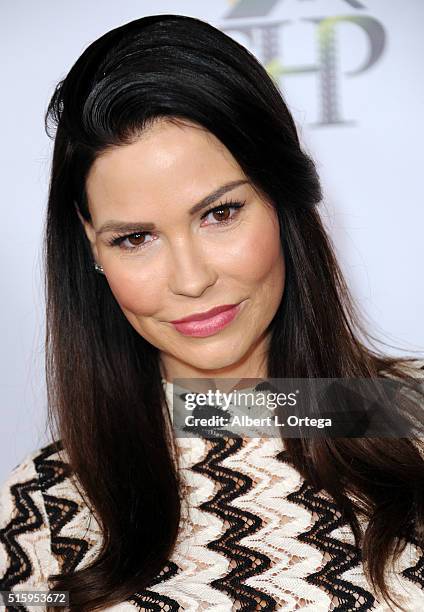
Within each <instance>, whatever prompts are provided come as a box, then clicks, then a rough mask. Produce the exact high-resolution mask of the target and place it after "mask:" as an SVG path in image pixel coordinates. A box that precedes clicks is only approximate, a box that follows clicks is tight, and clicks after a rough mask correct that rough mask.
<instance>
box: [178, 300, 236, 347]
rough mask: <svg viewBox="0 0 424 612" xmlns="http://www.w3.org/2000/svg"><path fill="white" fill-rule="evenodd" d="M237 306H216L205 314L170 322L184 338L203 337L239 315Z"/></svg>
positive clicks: (214, 332)
mask: <svg viewBox="0 0 424 612" xmlns="http://www.w3.org/2000/svg"><path fill="white" fill-rule="evenodd" d="M241 304H242V303H241V302H240V303H239V304H226V305H224V306H217V307H216V308H212V309H211V310H208V311H206V312H200V313H195V314H192V315H190V316H188V317H184V318H183V319H178V320H176V321H170V322H171V323H172V324H173V326H174V327H175V329H176V330H177V331H179V332H180V333H181V334H184V335H185V336H197V337H200V338H202V337H205V336H211V335H212V334H216V333H217V332H219V331H221V329H224V327H226V326H227V325H229V323H231V321H233V319H234V318H235V317H236V316H237V314H238V313H239V310H240V308H241Z"/></svg>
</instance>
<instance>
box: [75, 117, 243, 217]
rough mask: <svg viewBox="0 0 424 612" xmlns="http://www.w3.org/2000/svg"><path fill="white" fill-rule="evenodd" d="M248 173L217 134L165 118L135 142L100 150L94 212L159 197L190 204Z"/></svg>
mask: <svg viewBox="0 0 424 612" xmlns="http://www.w3.org/2000/svg"><path fill="white" fill-rule="evenodd" d="M242 176H243V173H242V171H241V168H240V167H239V165H238V163H237V162H236V160H235V159H234V157H233V156H232V155H231V153H230V152H229V151H228V149H227V148H226V147H225V146H224V145H223V144H222V143H221V142H220V141H219V140H218V139H217V138H216V137H215V136H214V135H213V134H211V133H210V132H208V131H207V130H205V129H204V128H201V127H199V126H197V125H196V124H192V123H190V124H177V125H176V124H174V123H171V122H169V121H160V122H157V123H155V124H153V126H151V127H150V128H149V129H148V130H147V131H146V132H145V133H143V134H141V136H139V137H138V138H137V139H136V140H135V141H134V142H133V143H132V144H129V145H123V146H119V147H114V148H112V149H109V150H107V151H106V152H104V153H103V154H102V155H100V156H99V157H98V158H97V159H96V161H95V162H94V163H93V165H92V167H91V169H90V172H89V175H88V177H87V181H86V187H87V196H88V201H89V205H90V209H91V210H92V213H94V214H99V213H100V212H104V213H105V214H107V209H108V208H110V207H111V206H113V207H114V208H116V207H119V208H120V211H123V212H125V209H126V208H132V207H134V206H138V207H139V206H140V205H141V204H142V205H143V209H144V208H145V209H148V207H150V206H154V205H155V204H156V205H157V203H158V202H160V203H163V204H165V203H168V202H169V203H170V202H171V201H172V202H173V204H174V205H178V203H181V204H183V203H184V205H185V206H189V205H190V203H193V202H195V201H197V200H198V199H199V198H202V197H203V196H204V195H206V194H207V193H209V192H210V191H212V190H214V189H216V188H217V186H219V185H221V184H222V183H224V182H229V181H231V180H236V179H239V178H241V177H242ZM100 208H101V210H100Z"/></svg>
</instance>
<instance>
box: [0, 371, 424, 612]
mask: <svg viewBox="0 0 424 612" xmlns="http://www.w3.org/2000/svg"><path fill="white" fill-rule="evenodd" d="M422 375H423V376H424V369H423V370H422ZM164 386H165V391H166V396H167V401H168V405H169V406H172V401H173V387H172V385H171V384H170V383H166V382H165V381H164ZM180 399H182V398H180ZM178 443H179V445H180V447H181V471H182V477H183V482H184V487H185V495H184V500H183V508H182V521H181V527H180V531H179V534H178V537H177V542H176V546H175V548H174V551H173V553H172V555H171V557H170V558H169V559H168V560H167V563H166V564H165V566H164V567H163V568H162V570H161V572H160V573H159V574H158V575H157V576H156V578H155V579H154V580H153V581H152V582H151V584H149V585H148V587H147V588H146V589H143V590H140V591H139V592H137V593H134V594H133V595H132V596H131V597H129V598H128V599H127V600H126V601H125V602H122V603H121V604H118V605H113V606H110V607H109V608H105V609H107V610H113V612H134V611H135V610H157V611H161V612H164V611H165V612H173V611H174V610H185V611H193V612H194V611H199V612H203V611H206V610H213V611H214V612H229V611H231V612H232V611H233V610H243V611H256V610H262V611H265V612H267V611H271V610H286V611H287V612H290V611H295V610H302V611H303V612H328V611H330V610H331V611H337V612H350V611H352V612H353V611H355V612H357V611H367V610H372V611H373V612H387V610H388V607H387V604H386V603H385V602H384V601H380V600H379V599H378V597H377V595H376V594H375V593H374V592H373V589H372V588H371V585H370V584H369V583H368V582H367V580H366V577H365V575H364V571H363V566H362V559H361V553H360V550H359V549H358V548H357V547H356V545H355V541H354V537H353V534H352V532H351V529H350V527H349V526H348V525H347V524H345V523H344V521H343V520H342V519H341V514H340V512H339V511H338V509H337V506H336V504H335V503H334V500H332V499H331V498H330V496H329V495H328V494H326V493H325V492H323V491H319V490H316V489H315V488H313V487H312V486H311V485H310V484H309V483H308V482H306V481H304V480H303V478H302V477H301V476H300V474H299V473H298V472H297V471H296V470H295V469H294V468H293V467H292V466H291V465H290V462H289V461H288V458H287V456H286V455H285V449H284V443H283V441H282V440H280V439H276V438H260V437H257V438H242V437H229V436H224V437H220V438H209V437H208V438H206V437H201V436H200V437H196V438H181V439H179V440H178ZM83 497H84V496H83V495H82V492H81V490H80V489H79V486H78V483H77V480H76V478H75V475H74V474H72V472H71V470H70V467H69V464H68V463H67V457H66V452H65V450H64V449H63V448H62V445H61V442H60V441H57V442H55V443H52V444H50V445H48V446H45V447H43V448H40V449H37V450H35V451H34V452H32V453H30V454H29V455H27V456H26V457H25V459H24V460H23V461H22V462H21V463H19V464H18V465H17V466H16V467H15V469H14V470H13V471H12V472H11V474H10V475H9V477H8V479H7V480H6V482H4V483H3V485H2V487H1V489H0V590H3V591H8V590H9V591H12V592H15V591H22V590H41V591H47V590H49V586H50V585H49V576H51V575H53V574H57V573H61V572H63V573H72V572H78V571H79V570H80V569H83V568H86V567H88V566H90V564H91V563H93V562H94V561H95V560H96V558H97V556H98V554H99V551H100V550H101V547H102V543H103V541H104V540H103V534H102V531H101V529H100V527H99V525H98V523H97V521H96V519H95V516H94V514H93V512H92V511H91V509H90V508H89V507H88V506H87V504H86V502H85V501H84V498H83ZM388 582H389V586H390V589H391V591H392V592H393V594H394V596H395V598H396V599H397V601H399V602H400V603H401V604H402V605H403V606H404V608H405V610H408V611H409V610H411V611H412V610H414V612H415V610H424V554H423V551H422V550H421V548H420V546H419V545H418V542H417V541H416V540H414V537H413V536H411V537H410V538H408V542H407V545H406V547H405V549H404V550H403V552H402V554H401V555H400V557H399V559H398V560H397V562H396V566H395V568H394V570H393V572H392V573H391V574H390V575H389V577H388ZM71 601H72V594H71ZM5 609H6V611H7V612H12V611H14V610H18V609H19V610H27V612H31V611H32V610H34V609H36V610H39V609H40V608H39V607H38V608H32V607H30V606H28V607H25V606H20V607H19V608H18V607H17V606H11V605H9V606H6V607H5Z"/></svg>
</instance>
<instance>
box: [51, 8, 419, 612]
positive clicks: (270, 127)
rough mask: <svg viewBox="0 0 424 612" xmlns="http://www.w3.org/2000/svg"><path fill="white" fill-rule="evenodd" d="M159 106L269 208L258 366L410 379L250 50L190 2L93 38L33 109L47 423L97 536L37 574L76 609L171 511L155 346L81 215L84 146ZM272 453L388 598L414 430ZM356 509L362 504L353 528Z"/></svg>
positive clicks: (175, 479)
mask: <svg viewBox="0 0 424 612" xmlns="http://www.w3.org/2000/svg"><path fill="white" fill-rule="evenodd" d="M163 117H167V118H168V119H169V120H171V121H184V120H189V121H190V122H194V123H197V124H199V125H201V126H203V127H204V128H206V129H207V130H209V131H210V132H212V133H213V134H215V136H216V137H217V138H218V139H219V140H220V141H221V142H222V143H223V144H224V145H225V146H226V147H227V148H228V149H229V151H230V152H231V153H232V154H233V156H234V157H235V159H236V160H237V161H238V163H239V164H240V166H241V168H242V170H243V171H244V173H245V174H246V175H247V176H248V177H249V178H250V179H251V180H252V182H253V184H254V185H255V186H256V187H257V188H258V189H259V190H260V191H261V193H263V194H265V195H266V196H267V198H268V199H269V200H270V201H271V202H272V203H273V205H274V207H275V208H276V210H277V212H278V217H279V221H280V228H281V241H282V245H283V249H284V256H285V265H286V280H285V289H284V295H283V299H282V301H281V304H280V306H279V308H278V311H277V312H276V314H275V317H274V319H273V321H272V323H271V325H270V328H269V332H270V335H271V342H270V350H269V354H268V376H269V377H277V378H279V377H281V378H284V377H289V378H296V377H312V378H314V377H328V378H332V377H335V378H337V377H341V378H342V377H377V376H379V375H381V373H382V372H385V373H388V374H390V373H391V374H394V375H398V376H400V377H407V374H405V371H404V370H403V369H402V367H401V366H402V363H401V360H400V359H397V358H395V357H385V356H383V355H381V354H379V352H378V350H376V349H375V348H367V346H366V344H367V343H368V345H370V346H372V336H371V335H370V334H369V333H367V332H366V331H365V326H364V324H363V322H362V321H361V316H360V314H359V312H358V311H357V309H356V307H355V305H354V302H353V300H352V298H351V296H350V294H349V291H348V288H347V286H346V283H345V281H344V280H343V276H342V273H341V271H340V268H339V266H338V263H337V261H336V258H335V254H334V248H333V246H332V244H331V241H330V239H329V237H328V236H327V234H326V232H325V230H324V227H323V224H322V222H321V219H320V215H319V213H318V210H317V204H318V203H319V202H320V201H321V200H322V193H321V188H320V182H319V178H318V176H317V173H316V169H315V166H314V163H313V161H312V159H311V158H310V157H309V156H308V155H307V154H306V153H305V152H304V151H303V150H302V147H301V145H300V143H299V138H298V135H297V131H296V127H295V124H294V121H293V119H292V117H291V115H290V112H289V110H288V108H287V106H286V104H285V102H284V99H283V96H282V94H281V92H280V91H279V89H278V87H277V86H276V84H275V83H274V82H273V81H272V79H271V78H270V77H269V75H268V74H267V72H266V70H265V69H264V68H263V67H262V66H261V64H260V63H259V62H258V61H257V60H256V59H255V57H254V56H253V55H252V54H251V53H250V52H249V51H248V50H247V49H245V48H244V47H243V46H241V45H240V44H238V43H237V42H236V41H235V40H233V39H232V38H230V37H229V36H227V35H225V34H224V33H223V32H221V31H220V30H218V29H216V28H214V27H213V26H212V25H210V24H208V23H206V22H203V21H201V20H198V19H195V18H192V17H186V16H178V15H158V16H149V17H144V18H142V19H137V20H135V21H132V22H130V23H127V24H125V25H123V26H121V27H118V28H116V29H114V30H112V31H110V32H108V33H107V34H105V35H104V36H102V37H100V38H99V39H98V40H96V41H95V42H94V43H92V44H91V45H90V46H89V47H88V48H87V49H86V50H85V51H84V52H83V54H82V55H81V57H80V58H79V59H78V60H77V62H76V63H75V64H74V66H73V67H72V68H71V70H70V71H69V73H68V75H67V76H66V78H65V79H64V80H62V81H61V82H60V83H59V84H58V86H57V88H56V90H55V92H54V94H53V96H52V99H51V101H50V104H49V107H48V110H47V113H46V129H47V131H48V133H49V134H50V129H51V127H52V125H53V126H54V127H55V128H56V129H55V142H54V154H53V164H52V172H51V182H50V192H49V202H48V212H47V221H46V228H45V264H46V303H47V317H46V322H47V336H46V351H47V359H46V368H47V386H48V402H49V423H50V426H51V428H52V431H54V432H55V435H56V434H57V436H58V437H60V440H61V443H62V445H63V448H64V449H65V450H66V452H67V457H68V461H69V465H70V467H71V469H72V471H73V472H74V473H75V475H76V476H77V479H78V482H79V483H80V484H81V486H82V489H83V491H84V493H85V494H86V498H87V503H88V504H89V505H90V506H91V508H92V510H93V512H94V513H95V514H96V516H97V517H98V520H99V522H100V524H101V527H102V530H103V533H104V536H105V538H104V545H103V547H102V550H101V551H100V553H99V555H98V556H97V558H96V559H95V560H94V561H93V562H92V563H91V564H90V565H89V566H88V567H86V568H84V569H81V570H79V571H76V572H73V573H70V574H60V575H54V576H51V577H50V578H51V581H52V585H54V588H56V589H57V590H65V591H70V593H71V600H72V607H73V608H75V609H87V610H89V609H98V608H100V607H102V606H105V605H112V604H115V603H118V602H122V601H123V600H125V599H126V598H127V597H128V596H130V595H132V594H133V593H135V592H137V591H139V590H140V588H143V586H146V585H148V584H149V583H150V582H151V581H152V580H153V579H154V577H155V576H156V575H157V574H158V573H159V572H160V571H161V570H162V569H163V568H164V567H165V566H166V563H167V560H168V559H169V556H170V554H171V552H172V550H173V547H174V544H175V541H176V536H177V533H178V528H179V522H180V518H181V500H182V493H181V490H182V489H181V481H180V476H179V470H178V449H177V445H176V444H175V439H174V437H173V435H172V433H170V420H169V414H168V413H167V412H166V411H164V410H163V406H164V403H165V396H164V390H163V387H162V383H161V372H160V367H159V354H158V350H157V349H156V348H155V347H153V346H152V345H151V344H149V343H148V342H147V341H146V340H145V339H144V338H142V337H141V336H140V335H139V334H138V333H137V332H136V331H135V330H134V329H133V327H132V326H131V325H130V324H129V322H128V321H127V319H126V318H125V316H124V315H123V313H122V311H121V309H120V307H119V306H118V304H117V302H116V301H115V299H114V296H113V295H112V293H111V291H110V289H109V286H108V284H107V281H106V279H105V277H104V276H102V275H100V274H97V273H95V272H94V271H93V257H92V253H91V250H90V246H89V243H88V240H87V237H86V235H85V232H84V230H83V227H82V224H81V222H80V220H79V219H78V215H77V209H78V211H79V212H80V214H81V215H82V216H83V217H84V218H85V219H86V220H90V214H89V210H88V207H87V198H86V193H85V179H86V177H87V174H88V171H89V169H90V166H91V164H92V163H93V161H94V160H95V159H96V156H98V155H99V154H100V153H101V152H103V151H105V150H106V149H107V148H108V147H112V146H120V145H124V144H128V143H131V142H132V141H133V140H134V139H135V138H137V136H138V135H139V134H141V133H142V132H143V130H144V129H146V128H147V127H148V126H149V125H150V124H151V122H153V121H154V120H155V119H159V118H163ZM404 361H405V363H407V362H408V359H406V358H405V359H404ZM286 452H287V457H288V459H289V460H290V461H291V462H292V464H293V465H294V466H295V467H296V468H297V469H298V470H299V472H300V473H301V474H302V475H303V476H304V477H305V479H307V480H308V481H310V482H311V483H313V484H314V485H315V486H316V487H318V488H322V489H325V490H327V491H328V492H329V493H330V494H331V495H332V496H333V497H334V499H335V500H336V502H337V504H338V506H339V507H340V509H341V511H342V512H343V513H344V516H345V517H346V520H347V521H348V522H349V524H350V525H351V527H352V530H353V532H354V535H355V538H356V541H357V545H361V547H362V555H363V561H364V567H365V570H366V571H367V573H368V576H369V578H370V580H371V581H372V583H373V584H374V586H375V588H376V589H379V590H380V592H381V593H382V594H383V596H385V597H388V598H389V597H390V593H389V592H388V589H387V586H386V582H385V573H384V570H385V567H386V566H387V563H388V561H389V558H390V555H391V553H393V552H395V549H396V547H397V548H399V546H400V542H401V540H400V536H399V534H400V533H402V532H403V531H404V528H406V526H407V525H410V524H414V525H415V526H416V528H417V533H421V531H422V529H423V526H424V507H423V496H422V477H423V474H424V463H423V461H422V459H421V456H420V453H419V451H418V450H417V448H416V446H414V444H413V442H412V440H409V439H406V438H403V439H397V440H389V441H384V440H381V439H376V438H360V439H358V438H356V439H355V438H352V439H346V438H334V439H314V440H311V439H309V440H303V439H290V440H286ZM418 475H419V478H420V480H419V479H417V476H418ZM394 491H395V492H396V494H394ZM354 499H355V500H357V501H353V500H354ZM360 511H362V512H364V513H365V514H366V515H367V516H368V518H369V519H370V520H369V526H368V529H367V531H366V533H365V534H364V535H363V534H361V531H360V529H359V525H358V521H357V515H358V513H359V512H360ZM411 521H412V523H411Z"/></svg>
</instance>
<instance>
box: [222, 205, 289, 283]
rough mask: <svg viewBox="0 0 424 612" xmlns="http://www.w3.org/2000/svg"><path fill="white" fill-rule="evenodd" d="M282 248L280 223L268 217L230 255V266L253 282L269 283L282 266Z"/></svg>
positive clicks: (233, 270)
mask: <svg viewBox="0 0 424 612" xmlns="http://www.w3.org/2000/svg"><path fill="white" fill-rule="evenodd" d="M281 261H282V246H281V240H280V233H279V227H278V222H277V221H275V222H274V221H273V219H272V218H270V217H269V214H264V216H261V218H260V219H258V223H257V224H255V225H253V224H252V226H251V227H249V231H247V232H245V233H243V234H242V235H241V236H240V239H239V240H237V241H236V242H235V243H234V244H233V245H232V246H231V250H230V252H228V251H227V252H226V262H227V263H226V264H225V265H226V267H227V268H230V269H231V274H232V276H233V277H235V276H237V277H239V278H240V279H244V280H245V281H247V282H249V283H256V282H260V281H263V280H265V279H266V278H267V277H268V276H269V275H270V274H271V273H273V272H275V269H276V266H279V265H281Z"/></svg>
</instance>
